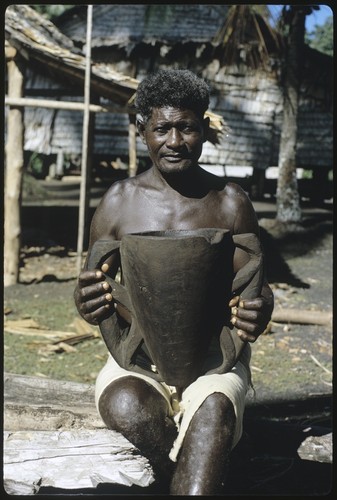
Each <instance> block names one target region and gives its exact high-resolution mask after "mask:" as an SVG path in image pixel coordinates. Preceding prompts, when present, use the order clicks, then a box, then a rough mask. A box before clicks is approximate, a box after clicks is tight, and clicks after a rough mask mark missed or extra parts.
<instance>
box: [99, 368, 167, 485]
mask: <svg viewBox="0 0 337 500" xmlns="http://www.w3.org/2000/svg"><path fill="white" fill-rule="evenodd" d="M98 407H99V412H100V415H101V417H102V419H103V421H104V423H105V424H106V426H107V427H108V428H109V429H113V430H115V431H118V432H120V433H121V434H123V436H125V437H126V438H127V439H128V440H129V441H130V442H131V443H132V444H134V445H135V446H136V447H137V448H138V449H139V450H140V451H141V453H142V454H143V455H144V456H146V457H147V458H148V459H149V461H150V463H151V465H152V466H153V469H154V472H155V473H157V474H160V475H161V476H163V477H166V478H167V476H170V474H172V471H173V467H174V464H173V462H172V461H171V460H170V459H169V457H168V455H169V452H170V449H171V447H172V444H173V441H174V439H175V438H176V435H177V429H176V426H175V423H174V422H173V420H172V419H171V418H170V417H169V416H168V407H167V401H166V400H165V399H164V397H163V396H162V395H161V394H159V392H158V391H156V389H155V388H154V387H152V385H150V384H148V383H147V382H146V381H144V380H142V379H140V378H136V377H132V376H125V377H122V378H119V379H117V380H115V381H113V382H111V383H110V384H109V385H108V386H107V387H106V388H105V389H104V391H103V393H102V395H101V397H100V399H99V403H98Z"/></svg>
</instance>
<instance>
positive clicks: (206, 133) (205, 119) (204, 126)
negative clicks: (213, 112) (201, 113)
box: [202, 116, 210, 142]
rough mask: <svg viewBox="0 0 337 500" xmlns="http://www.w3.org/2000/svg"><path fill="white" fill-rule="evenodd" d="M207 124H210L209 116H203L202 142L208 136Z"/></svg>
mask: <svg viewBox="0 0 337 500" xmlns="http://www.w3.org/2000/svg"><path fill="white" fill-rule="evenodd" d="M209 124H210V119H209V116H206V118H204V119H203V122H202V126H203V130H204V142H206V141H207V138H208V131H209Z"/></svg>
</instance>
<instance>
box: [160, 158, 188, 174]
mask: <svg viewBox="0 0 337 500" xmlns="http://www.w3.org/2000/svg"><path fill="white" fill-rule="evenodd" d="M192 169H193V165H192V163H191V162H190V161H188V162H180V163H174V162H170V163H161V164H159V165H158V170H159V172H161V173H162V174H177V173H179V172H188V171H189V170H192Z"/></svg>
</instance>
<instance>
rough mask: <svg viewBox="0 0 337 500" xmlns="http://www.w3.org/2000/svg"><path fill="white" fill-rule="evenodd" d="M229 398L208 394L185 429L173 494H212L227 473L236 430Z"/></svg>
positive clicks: (218, 487)
mask: <svg viewBox="0 0 337 500" xmlns="http://www.w3.org/2000/svg"><path fill="white" fill-rule="evenodd" d="M235 418H236V417H235V412H234V408H233V405H232V402H231V401H230V400H229V399H228V398H227V396H225V395H224V394H221V393H214V394H211V395H210V396H208V397H207V398H206V399H205V401H204V402H203V404H202V405H201V406H200V408H199V409H198V411H197V412H196V413H195V415H194V416H193V418H192V420H191V423H190V425H189V427H188V430H187V432H186V435H185V438H184V442H183V446H182V449H181V452H180V456H179V458H178V463H177V467H176V470H175V473H174V476H173V480H172V483H171V494H173V495H214V494H216V493H219V492H220V490H221V485H222V483H223V480H224V478H225V474H226V464H227V461H228V457H229V454H230V451H231V449H232V443H233V436H234V430H235Z"/></svg>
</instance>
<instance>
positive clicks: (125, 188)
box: [102, 172, 147, 203]
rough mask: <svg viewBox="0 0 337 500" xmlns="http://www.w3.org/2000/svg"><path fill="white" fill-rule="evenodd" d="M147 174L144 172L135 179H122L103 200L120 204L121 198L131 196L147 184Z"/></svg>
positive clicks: (109, 190)
mask: <svg viewBox="0 0 337 500" xmlns="http://www.w3.org/2000/svg"><path fill="white" fill-rule="evenodd" d="M146 174H147V172H143V173H141V174H139V175H135V176H134V177H128V178H127V179H122V180H119V181H116V182H114V183H113V184H112V185H111V186H110V187H109V189H108V190H107V192H106V193H105V195H104V197H103V200H102V201H104V202H105V203H106V202H110V201H111V202H116V201H117V202H118V200H120V199H121V198H123V197H125V196H130V194H132V193H134V192H136V191H137V190H139V188H141V187H142V186H143V185H145V184H146V182H145V181H146V178H147V175H146Z"/></svg>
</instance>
